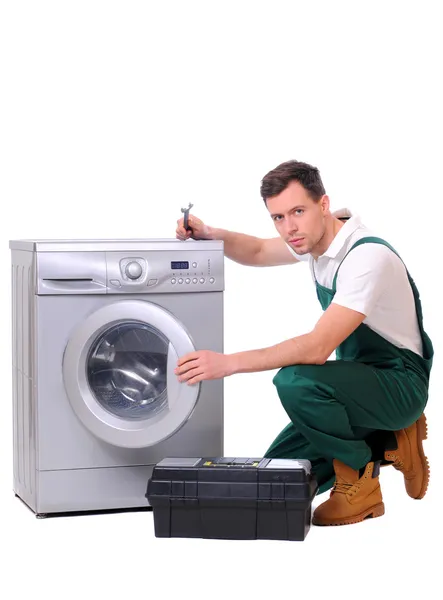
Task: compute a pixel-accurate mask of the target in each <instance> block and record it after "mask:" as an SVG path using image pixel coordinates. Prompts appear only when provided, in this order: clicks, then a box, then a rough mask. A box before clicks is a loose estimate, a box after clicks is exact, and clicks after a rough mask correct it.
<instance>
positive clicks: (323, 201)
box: [320, 194, 329, 215]
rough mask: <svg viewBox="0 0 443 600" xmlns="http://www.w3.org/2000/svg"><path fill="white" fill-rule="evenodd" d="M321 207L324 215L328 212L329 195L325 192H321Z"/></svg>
mask: <svg viewBox="0 0 443 600" xmlns="http://www.w3.org/2000/svg"><path fill="white" fill-rule="evenodd" d="M320 204H321V209H322V212H323V214H324V215H326V214H327V213H328V212H329V196H328V195H327V194H323V196H322V197H321V198H320Z"/></svg>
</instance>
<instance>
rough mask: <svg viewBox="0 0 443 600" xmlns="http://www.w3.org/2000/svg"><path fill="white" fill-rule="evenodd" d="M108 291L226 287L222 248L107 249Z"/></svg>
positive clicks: (189, 289) (162, 290)
mask: <svg viewBox="0 0 443 600" xmlns="http://www.w3.org/2000/svg"><path fill="white" fill-rule="evenodd" d="M106 263H107V279H108V293H119V292H120V293H126V294H127V293H131V292H134V293H140V292H153V291H155V292H156V293H160V292H169V293H173V292H176V293H177V292H184V291H189V292H196V291H221V290H223V289H224V277H223V275H224V273H223V252H220V251H211V250H206V251H195V250H194V251H185V250H182V251H181V252H176V251H169V250H168V251H162V252H147V253H125V254H122V253H120V252H106Z"/></svg>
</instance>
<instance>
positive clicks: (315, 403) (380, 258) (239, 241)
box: [176, 161, 433, 525]
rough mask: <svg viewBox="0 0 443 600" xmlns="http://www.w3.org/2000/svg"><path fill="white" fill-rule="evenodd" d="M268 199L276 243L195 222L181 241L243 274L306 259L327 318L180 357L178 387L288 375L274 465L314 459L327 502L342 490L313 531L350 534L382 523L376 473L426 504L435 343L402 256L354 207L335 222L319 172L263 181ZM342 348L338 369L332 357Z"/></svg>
mask: <svg viewBox="0 0 443 600" xmlns="http://www.w3.org/2000/svg"><path fill="white" fill-rule="evenodd" d="M261 195H262V198H263V200H264V202H265V204H266V207H267V209H268V211H269V213H270V215H271V218H272V220H273V221H274V224H275V227H276V229H277V231H278V233H279V237H277V238H273V239H258V238H255V237H253V236H248V235H244V234H240V233H234V232H230V231H225V230H222V229H214V228H212V227H209V226H207V225H205V224H204V223H203V222H202V221H201V220H200V219H198V218H197V217H195V216H190V217H189V223H188V231H185V229H184V227H183V219H180V220H179V221H178V227H177V232H176V233H177V237H178V238H179V239H182V240H185V239H187V238H189V237H193V238H194V239H219V240H223V241H224V248H225V254H226V256H228V257H229V258H231V259H232V260H235V261H237V262H239V263H242V264H245V265H256V266H272V265H284V264H288V263H298V262H307V263H308V265H309V268H310V270H311V273H312V278H313V281H314V282H315V285H316V288H317V296H318V299H319V301H320V303H321V305H322V308H323V310H324V313H323V315H322V317H321V318H320V319H319V321H318V322H317V324H316V326H315V327H314V329H313V330H312V331H311V332H309V333H307V334H305V335H301V336H298V337H295V338H293V339H289V340H286V341H283V342H281V343H279V344H276V345H275V346H271V347H269V348H263V349H260V350H251V351H247V352H239V353H236V354H231V355H224V354H219V353H215V352H211V351H207V350H202V351H197V352H192V353H189V354H187V355H186V356H183V357H181V358H180V359H179V361H178V364H177V369H176V374H177V376H178V378H179V380H180V381H183V382H187V383H188V384H191V385H192V384H195V383H198V382H200V381H203V380H205V379H217V378H220V377H227V376H229V375H233V374H234V373H246V372H255V371H263V370H267V369H276V368H279V369H280V370H279V371H278V373H277V374H276V376H275V378H274V384H275V386H276V388H277V391H278V394H279V397H280V400H281V402H282V404H283V407H284V409H285V410H286V412H287V413H288V416H289V418H290V420H291V422H290V424H289V425H288V426H287V427H286V428H285V429H284V430H283V431H282V432H281V433H280V435H279V436H278V437H277V438H276V440H275V441H274V442H273V444H272V445H271V447H270V448H269V449H268V451H267V453H266V456H267V457H272V458H276V457H280V458H306V459H309V460H310V461H311V464H312V469H313V471H314V473H315V474H316V476H317V479H318V482H319V493H321V492H322V491H325V490H327V489H329V488H330V487H331V486H332V485H334V487H333V489H332V492H331V495H330V498H329V500H327V501H326V502H324V503H323V504H321V505H320V506H318V507H317V509H316V510H315V512H314V516H313V523H314V524H317V525H344V524H349V523H356V522H359V521H362V520H363V519H365V518H367V517H378V516H381V515H383V514H384V504H383V500H382V494H381V490H380V484H379V466H380V464H381V463H382V462H383V463H384V464H393V466H394V467H395V468H397V469H398V470H400V471H401V472H402V473H403V475H404V478H405V486H406V491H407V493H408V494H409V495H410V496H411V497H412V498H417V499H418V498H422V497H423V496H424V494H425V493H426V489H427V485H428V479H429V467H428V463H427V459H426V457H425V455H424V453H423V446H422V441H423V439H425V438H426V421H425V417H424V414H423V410H424V408H425V405H426V402H427V397H428V385H429V375H430V370H431V365H432V357H433V348H432V343H431V341H430V339H429V337H428V336H427V334H426V333H425V331H424V329H423V322H422V310H421V304H420V299H419V294H418V291H417V289H416V287H415V284H414V282H413V280H412V279H411V277H410V276H409V274H408V272H407V270H406V268H405V266H404V264H403V262H402V261H401V259H400V257H399V256H398V255H397V253H396V252H395V250H394V249H393V248H392V247H391V246H390V245H389V244H388V243H387V242H385V241H384V240H382V239H380V238H378V237H375V236H374V235H373V234H372V233H371V232H370V231H368V229H366V228H365V227H364V225H363V224H362V223H361V222H360V220H359V219H358V218H357V217H352V216H351V215H350V213H349V212H348V211H346V210H344V211H339V212H338V213H334V214H332V213H331V212H330V209H329V198H328V196H327V195H326V193H325V189H324V187H323V183H322V181H321V178H320V173H319V171H318V169H317V168H315V167H313V166H311V165H308V164H306V163H303V162H298V161H289V162H285V163H283V164H281V165H279V166H278V167H277V168H275V169H274V170H272V171H270V172H269V173H268V174H267V175H266V176H265V177H264V179H263V181H262V185H261ZM334 350H336V358H337V360H333V361H331V360H328V358H329V357H330V355H331V353H332V352H333V351H334Z"/></svg>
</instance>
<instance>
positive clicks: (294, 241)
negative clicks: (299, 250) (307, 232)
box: [289, 237, 304, 246]
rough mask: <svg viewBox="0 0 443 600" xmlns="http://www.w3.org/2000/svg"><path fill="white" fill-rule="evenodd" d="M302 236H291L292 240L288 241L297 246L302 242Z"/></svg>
mask: <svg viewBox="0 0 443 600" xmlns="http://www.w3.org/2000/svg"><path fill="white" fill-rule="evenodd" d="M303 240H304V238H302V237H299V238H292V240H289V243H290V244H292V245H293V246H299V245H300V244H301V243H302V242H303Z"/></svg>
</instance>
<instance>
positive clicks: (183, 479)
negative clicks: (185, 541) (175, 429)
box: [146, 457, 318, 540]
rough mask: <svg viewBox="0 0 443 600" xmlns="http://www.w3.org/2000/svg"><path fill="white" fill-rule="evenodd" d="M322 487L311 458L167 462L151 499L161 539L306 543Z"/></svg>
mask: <svg viewBox="0 0 443 600" xmlns="http://www.w3.org/2000/svg"><path fill="white" fill-rule="evenodd" d="M317 489H318V484H317V481H316V479H315V477H314V476H313V475H312V473H311V464H310V462H309V461H307V460H295V459H294V460H292V459H280V458H277V459H276V458H273V459H270V458H227V457H223V458H165V459H164V460H162V461H160V462H159V463H158V464H157V465H156V466H155V467H154V470H153V473H152V477H151V478H150V480H149V482H148V488H147V492H146V498H147V499H148V502H149V504H150V505H151V506H152V508H153V511H154V527H155V535H156V537H187V538H193V537H197V538H217V539H237V540H240V539H241V540H250V539H270V540H304V539H305V537H306V535H307V533H308V531H309V528H310V525H311V504H312V500H313V498H314V496H315V494H316V493H317Z"/></svg>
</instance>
